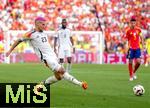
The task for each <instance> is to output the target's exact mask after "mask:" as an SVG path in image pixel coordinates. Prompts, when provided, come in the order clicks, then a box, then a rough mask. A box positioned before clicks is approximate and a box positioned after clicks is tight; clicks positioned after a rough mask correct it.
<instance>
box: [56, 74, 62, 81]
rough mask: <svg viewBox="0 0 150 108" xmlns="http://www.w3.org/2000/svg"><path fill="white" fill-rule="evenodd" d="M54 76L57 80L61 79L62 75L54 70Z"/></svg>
mask: <svg viewBox="0 0 150 108" xmlns="http://www.w3.org/2000/svg"><path fill="white" fill-rule="evenodd" d="M55 77H56V78H57V80H61V79H62V77H61V76H60V75H59V73H57V72H55Z"/></svg>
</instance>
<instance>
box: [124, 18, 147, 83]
mask: <svg viewBox="0 0 150 108" xmlns="http://www.w3.org/2000/svg"><path fill="white" fill-rule="evenodd" d="M126 38H127V40H128V46H129V50H128V54H127V58H128V59H129V64H128V68H129V74H130V79H129V80H130V81H133V80H134V79H137V77H136V75H135V73H136V71H137V69H138V68H139V66H140V63H141V60H140V57H141V49H140V43H142V46H143V45H144V40H143V37H142V33H141V29H140V28H139V27H136V19H135V18H131V20H130V28H129V29H128V30H127V32H126ZM133 59H135V65H134V68H133Z"/></svg>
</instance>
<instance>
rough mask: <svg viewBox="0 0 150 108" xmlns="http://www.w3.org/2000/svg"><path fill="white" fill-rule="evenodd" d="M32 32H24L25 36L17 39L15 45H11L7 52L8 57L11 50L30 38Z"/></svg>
mask: <svg viewBox="0 0 150 108" xmlns="http://www.w3.org/2000/svg"><path fill="white" fill-rule="evenodd" d="M31 34H32V32H27V33H25V34H24V36H23V37H22V38H19V39H17V40H16V41H15V42H14V43H13V45H12V46H11V47H10V49H9V50H8V51H7V52H6V57H8V56H9V55H10V54H11V52H12V51H13V50H14V49H15V48H16V47H17V46H18V45H19V44H20V43H21V42H23V41H26V40H30V36H31Z"/></svg>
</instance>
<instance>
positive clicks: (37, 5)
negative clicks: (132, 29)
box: [0, 0, 150, 108]
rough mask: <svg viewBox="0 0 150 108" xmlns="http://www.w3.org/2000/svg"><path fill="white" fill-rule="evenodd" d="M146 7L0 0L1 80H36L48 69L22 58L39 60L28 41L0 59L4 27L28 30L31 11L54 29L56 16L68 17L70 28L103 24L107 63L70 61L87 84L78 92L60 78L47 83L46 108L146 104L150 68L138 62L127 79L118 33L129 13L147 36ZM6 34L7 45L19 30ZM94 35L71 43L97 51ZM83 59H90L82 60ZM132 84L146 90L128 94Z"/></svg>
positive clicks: (142, 3) (144, 0) (95, 0)
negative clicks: (7, 60)
mask: <svg viewBox="0 0 150 108" xmlns="http://www.w3.org/2000/svg"><path fill="white" fill-rule="evenodd" d="M95 6H96V9H97V12H98V17H99V21H100V23H99V21H98V19H97V17H96V11H95V8H94V7H95ZM149 6H150V2H149V0H0V83H10V82H11V83H16V82H18V83H22V82H26V83H29V82H34V83H37V82H40V81H42V80H44V79H46V78H47V77H48V76H50V75H52V74H53V73H52V72H50V70H49V69H47V68H45V67H44V66H43V64H40V63H24V62H25V60H24V58H25V56H24V55H27V56H26V57H28V58H27V59H28V62H29V61H30V62H33V60H35V61H34V62H37V61H38V60H37V58H35V59H33V56H31V53H32V54H33V50H32V49H31V48H30V47H29V44H27V43H22V44H20V45H19V46H18V47H17V48H16V49H15V51H14V52H13V53H12V55H11V62H12V63H11V64H3V62H4V47H5V45H6V44H7V42H6V40H7V38H8V37H7V35H6V33H7V32H8V31H10V30H19V31H21V30H24V31H28V30H30V29H32V27H33V24H34V19H35V17H36V16H44V17H46V18H47V19H48V20H49V25H48V28H47V30H49V31H55V30H56V29H57V28H58V27H59V24H60V21H61V19H62V18H67V20H68V24H69V25H68V26H69V28H71V29H72V30H73V31H85V32H87V31H93V32H95V31H97V32H101V28H102V30H103V34H104V38H105V42H104V44H105V45H104V46H105V47H104V55H105V56H104V58H105V60H106V61H104V63H106V64H102V65H99V64H73V66H72V71H71V74H73V75H74V76H75V77H77V78H78V79H83V80H85V81H87V82H88V85H89V88H88V89H87V90H86V91H83V90H82V89H80V88H79V87H77V86H74V85H72V84H69V83H68V82H66V81H64V80H63V81H60V82H58V83H56V84H54V85H52V86H51V93H50V95H51V108H53V107H54V108H149V106H150V99H149V98H150V86H149V85H150V82H149V78H150V73H149V70H150V67H144V66H143V65H142V66H141V67H140V69H139V70H138V72H137V76H138V79H137V80H134V81H133V82H129V75H128V68H127V65H122V64H124V63H126V59H125V52H126V47H127V44H126V41H125V40H124V39H123V38H122V36H123V35H124V33H125V30H126V28H127V26H128V24H129V20H130V18H131V17H132V16H133V15H134V16H135V17H136V19H137V21H138V26H139V27H141V29H142V33H143V36H144V38H145V39H147V38H149V37H150V27H149V26H150V18H149V17H150V13H149V10H150V9H149ZM99 25H100V26H99ZM17 33H18V32H17ZM13 35H15V33H14V34H13ZM9 36H10V40H11V42H10V43H11V44H12V42H13V41H14V40H15V39H16V38H17V37H20V36H22V35H21V34H20V35H16V36H11V35H9ZM94 37H95V36H93V35H80V38H76V36H74V40H75V43H76V48H77V49H81V48H83V49H84V50H85V51H87V52H96V50H97V49H96V48H95V46H94V45H95V44H97V43H95V42H96V41H93V40H95V39H93V38H94ZM6 50H8V49H6ZM85 55H86V54H85ZM34 57H35V56H34ZM16 62H19V63H16ZM83 62H84V63H85V62H86V63H91V61H90V62H89V61H86V60H84V61H83ZM92 62H93V61H92ZM107 63H108V64H107ZM109 63H112V64H116V63H117V64H118V65H112V64H110V65H109ZM137 84H141V85H143V86H144V88H145V90H146V92H145V94H144V95H143V96H141V97H137V96H135V95H134V94H133V90H132V88H133V86H135V85H137Z"/></svg>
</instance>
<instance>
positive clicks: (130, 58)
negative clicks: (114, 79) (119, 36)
mask: <svg viewBox="0 0 150 108" xmlns="http://www.w3.org/2000/svg"><path fill="white" fill-rule="evenodd" d="M133 55H134V51H133V50H132V49H129V50H128V54H127V58H128V59H129V62H128V70H129V75H130V79H129V80H130V81H132V80H133V66H132V65H133Z"/></svg>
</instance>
